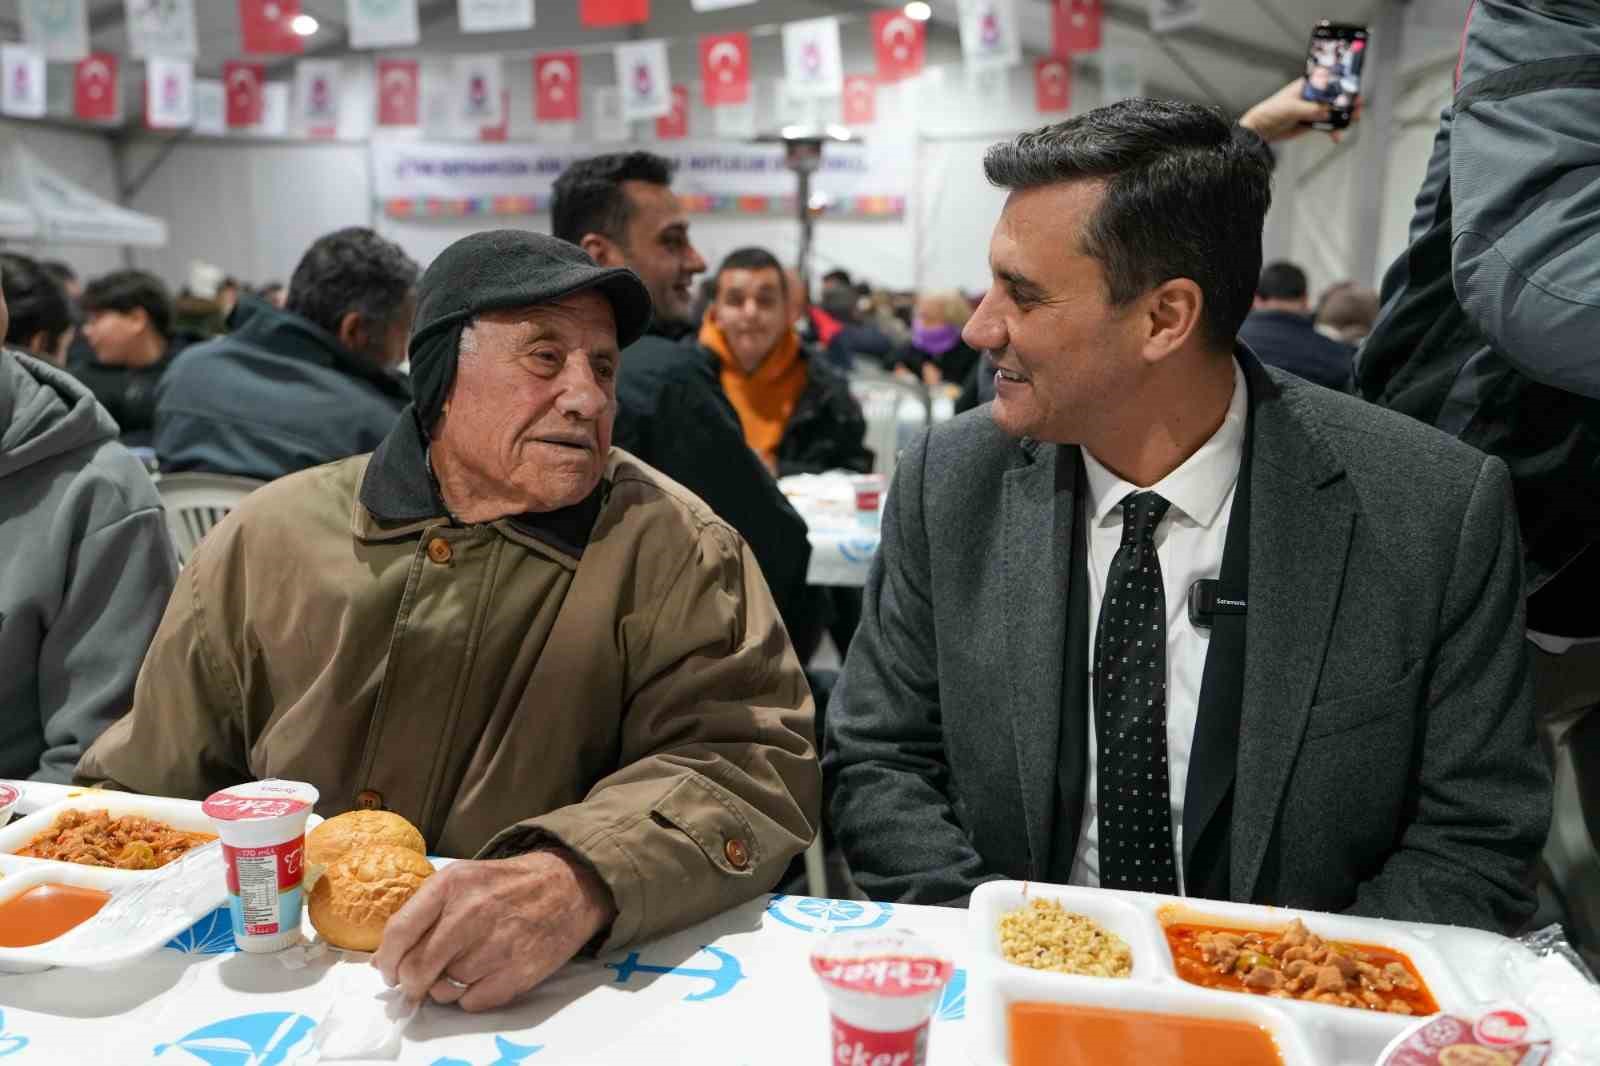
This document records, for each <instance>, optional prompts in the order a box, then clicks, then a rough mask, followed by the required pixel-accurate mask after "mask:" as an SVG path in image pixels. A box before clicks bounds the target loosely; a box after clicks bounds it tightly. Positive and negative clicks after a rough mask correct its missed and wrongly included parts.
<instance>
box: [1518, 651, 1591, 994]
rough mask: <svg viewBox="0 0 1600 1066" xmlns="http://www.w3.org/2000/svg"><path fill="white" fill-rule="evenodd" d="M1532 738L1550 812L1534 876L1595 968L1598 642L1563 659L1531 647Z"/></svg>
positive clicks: (1560, 656)
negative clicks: (1550, 791)
mask: <svg viewBox="0 0 1600 1066" xmlns="http://www.w3.org/2000/svg"><path fill="white" fill-rule="evenodd" d="M1533 663H1534V688H1535V693H1536V700H1537V704H1536V707H1537V711H1538V723H1539V740H1540V743H1541V744H1542V745H1543V746H1544V748H1545V752H1546V754H1548V755H1550V756H1551V759H1552V762H1553V764H1554V768H1555V811H1554V818H1553V820H1552V822H1551V825H1550V838H1549V840H1548V841H1546V843H1545V848H1544V863H1543V866H1544V869H1543V871H1542V873H1543V876H1544V878H1545V879H1546V881H1547V884H1548V887H1550V888H1552V889H1553V890H1554V892H1555V894H1556V895H1557V897H1558V898H1559V903H1560V905H1561V906H1562V908H1563V909H1564V910H1565V918H1566V923H1565V924H1566V927H1567V931H1568V933H1569V935H1570V936H1572V937H1574V938H1576V940H1577V942H1578V944H1579V945H1581V949H1582V950H1583V951H1584V953H1585V955H1586V956H1587V957H1588V959H1589V962H1590V964H1591V965H1595V964H1597V963H1600V643H1595V644H1579V645H1575V646H1574V647H1572V648H1571V649H1570V650H1568V651H1567V652H1566V653H1565V654H1562V655H1552V654H1551V653H1549V652H1547V651H1544V650H1543V649H1540V648H1538V647H1537V646H1535V647H1534V648H1533Z"/></svg>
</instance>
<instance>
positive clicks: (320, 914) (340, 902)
mask: <svg viewBox="0 0 1600 1066" xmlns="http://www.w3.org/2000/svg"><path fill="white" fill-rule="evenodd" d="M432 875H433V866H432V865H431V864H430V863H429V862H428V860H427V859H425V858H424V857H423V856H422V855H420V854H418V853H417V852H415V851H412V850H411V849H410V848H401V847H396V846H395V845H393V844H368V845H367V846H366V847H362V848H357V849H355V850H354V851H352V852H350V853H349V854H347V855H345V856H344V857H343V858H341V859H339V860H338V861H337V862H335V863H333V864H331V865H330V866H328V868H327V869H326V870H324V871H323V873H322V876H321V877H319V878H318V879H317V883H316V886H315V887H314V888H312V890H311V899H310V903H309V904H308V909H309V911H310V915H311V924H312V925H313V926H315V927H316V930H317V932H319V933H321V934H322V938H323V939H324V940H326V941H327V942H328V943H330V944H332V945H333V946H334V947H339V948H346V949H348V950H350V951H377V950H378V945H379V944H381V943H382V942H383V927H384V926H385V925H387V924H388V922H389V918H390V916H391V915H393V914H394V913H395V912H396V911H398V910H399V909H400V908H401V907H403V906H405V904H406V901H407V900H409V899H410V898H411V897H412V896H414V895H416V894H417V890H418V889H419V888H421V887H422V882H424V881H426V880H427V879H428V878H429V877H430V876H432Z"/></svg>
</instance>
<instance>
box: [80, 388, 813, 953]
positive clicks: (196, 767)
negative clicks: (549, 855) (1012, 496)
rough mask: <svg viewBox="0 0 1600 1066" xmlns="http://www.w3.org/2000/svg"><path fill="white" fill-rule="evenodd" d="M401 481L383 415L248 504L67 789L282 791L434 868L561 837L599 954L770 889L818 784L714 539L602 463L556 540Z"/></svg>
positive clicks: (798, 681)
mask: <svg viewBox="0 0 1600 1066" xmlns="http://www.w3.org/2000/svg"><path fill="white" fill-rule="evenodd" d="M369 463H370V465H371V466H372V467H373V475H377V474H378V473H379V468H380V467H382V468H384V469H385V470H387V471H388V474H389V476H390V480H391V481H393V480H394V476H395V475H394V471H395V470H397V469H398V470H400V471H401V473H400V474H399V475H398V476H399V478H400V480H401V481H403V482H406V484H405V485H404V486H403V491H402V492H401V493H400V495H401V496H402V497H404V499H402V502H401V504H400V505H394V504H393V502H392V500H391V501H390V502H388V503H385V504H384V505H383V506H384V509H385V510H388V511H391V512H399V513H401V514H402V520H400V521H398V522H396V521H393V520H392V515H390V516H385V517H380V516H379V515H378V514H375V513H374V512H373V511H372V510H371V509H369V507H368V506H367V503H366V502H364V501H368V500H370V499H371V498H372V488H373V485H372V484H371V482H374V481H376V480H379V479H378V478H377V477H376V476H373V477H369V476H368V470H369ZM422 477H426V462H425V459H423V456H422V449H421V445H420V442H419V441H418V439H417V435H416V432H415V429H414V428H413V426H412V424H411V423H410V419H409V418H405V417H404V416H402V419H401V428H400V429H397V431H396V432H395V433H394V434H391V436H390V438H389V439H388V440H386V441H385V442H384V445H383V446H382V447H381V448H380V449H379V451H378V452H377V453H375V456H358V457H356V458H353V459H348V460H345V461H343V462H338V463H333V464H330V465H328V466H323V467H318V468H316V469H313V470H308V471H304V472H302V473H300V474H295V475H291V476H289V477H286V478H283V479H281V480H279V481H276V482H273V483H272V484H270V485H268V486H266V487H264V488H262V489H260V490H258V491H257V492H255V493H253V494H252V495H251V496H250V497H249V498H248V499H246V500H245V501H244V503H243V504H242V505H241V506H240V507H239V508H238V509H237V510H235V511H234V512H233V513H232V514H231V515H229V516H228V518H227V519H226V520H225V521H224V522H222V523H221V524H220V525H218V526H217V527H216V529H215V530H213V531H212V532H211V533H210V534H209V535H208V536H207V537H206V539H205V541H204V543H203V544H202V545H201V546H200V548H199V550H198V551H197V552H196V553H195V555H194V557H193V558H192V559H191V560H190V561H189V563H188V565H187V566H185V568H184V570H183V572H182V574H181V576H180V578H179V582H178V588H177V590H176V592H174V594H173V597H172V602H171V605H170V606H169V608H168V610H167V613H166V616H165V618H164V619H163V621H162V623H161V628H160V631H159V632H158V633H157V634H156V637H155V641H154V643H153V644H152V646H151V649H150V654H149V657H148V658H147V659H146V660H145V664H144V669H143V671H142V672H141V674H140V676H139V682H138V687H137V691H136V693H135V700H134V709H133V711H132V712H131V713H130V714H129V715H128V716H127V717H125V718H124V719H122V720H121V721H120V722H119V723H118V724H117V725H115V726H114V727H112V728H111V729H110V730H108V731H107V732H106V734H105V735H104V736H103V737H102V738H101V739H100V741H99V742H98V743H96V744H95V745H94V747H93V748H92V749H91V750H90V751H89V752H88V753H87V754H86V755H85V756H84V758H83V761H82V762H81V763H80V764H79V766H78V779H79V780H80V781H85V782H92V781H107V782H111V783H114V784H115V785H117V786H120V787H124V788H128V789H132V790H135V791H138V792H144V793H152V794H160V795H170V796H184V797H189V798H194V799H199V798H202V797H204V796H206V795H208V794H209V793H210V792H212V791H213V790H215V789H218V788H221V787H224V786H226V785H229V784H233V783H236V782H240V781H245V780H250V779H255V778H264V777H285V778H292V779H296V780H301V781H309V782H310V783H311V784H313V785H315V786H316V787H317V788H318V789H319V790H320V791H321V800H320V802H319V803H318V804H317V811H318V813H320V814H322V815H324V816H330V815H334V814H338V813H341V812H343V811H348V810H350V809H352V808H355V807H363V806H371V807H377V806H381V807H384V808H386V809H388V810H392V811H395V812H397V813H399V814H401V815H403V816H405V817H406V818H408V819H410V820H411V821H412V822H413V823H415V824H416V825H417V826H418V827H419V828H420V829H421V830H422V833H423V835H424V837H426V839H427V842H428V845H429V847H430V849H431V850H432V852H433V853H435V854H441V855H447V856H458V857H464V856H477V857H480V858H493V857H504V856H509V855H514V854H519V853H522V852H525V851H527V850H530V849H531V848H533V847H535V846H538V845H540V844H551V843H560V844H562V845H565V846H566V847H568V848H570V849H571V850H573V851H574V852H576V853H577V854H578V855H580V856H582V857H583V859H584V860H586V861H587V862H588V863H590V864H591V865H592V866H593V867H594V869H595V870H596V871H597V872H598V873H599V875H600V876H601V877H602V878H603V879H604V880H605V882H606V884H607V886H609V888H610V890H611V893H612V895H613V897H614V899H615V901H616V905H617V911H618V914H617V919H616V922H615V924H614V925H613V926H612V928H611V930H610V932H609V934H608V936H607V938H606V940H605V942H604V946H605V947H607V948H612V947H618V946H621V945H623V944H626V943H630V942H632V941H635V940H639V939H641V938H646V937H650V936H655V935H658V934H661V933H664V932H668V931H671V930H674V929H677V928H681V927H683V926H686V925H689V924H691V923H693V922H695V921H698V920H701V919H703V918H705V917H707V916H709V915H711V914H714V913H717V912H719V911H722V910H724V909H726V908H728V907H732V906H734V905H735V904H738V903H741V902H743V901H745V900H747V899H749V898H751V897H753V896H755V895H757V894H759V893H761V892H763V891H766V890H768V889H770V888H771V887H772V886H773V885H774V884H775V883H776V882H777V880H778V878H779V876H780V875H781V874H782V872H783V870H784V867H785V865H786V864H787V863H788V861H789V859H790V858H791V857H792V856H793V855H795V854H796V853H797V852H799V851H800V850H802V849H803V848H804V847H805V846H806V845H807V844H808V843H809V842H810V840H811V839H812V836H813V834H814V833H815V827H816V824H817V818H818V808H819V804H820V792H821V778H820V775H819V773H818V770H817V763H816V756H815V752H814V750H813V747H812V702H811V697H810V694H809V691H808V689H807V686H806V682H805V679H804V676H803V675H802V673H801V670H800V666H799V663H798V662H797V660H796V659H795V655H794V652H793V651H792V649H791V648H790V645H789V640H788V637H787V636H786V635H785V632H784V629H783V625H782V623H781V622H780V620H779V617H778V612H777V610H776V608H775V607H774V605H773V601H772V597H771V595H770V594H769V593H768V591H767V586H766V584H765V582H764V581H763V579H762V576H761V572H760V570H759V568H758V567H757V565H756V563H755V560H754V558H753V556H752V555H751V554H750V551H749V549H748V548H747V547H746V546H745V545H744V543H743V541H741V540H740V538H739V536H738V534H737V533H735V532H734V531H733V530H732V529H731V528H730V527H729V526H727V525H726V524H725V523H724V522H722V521H721V520H720V519H718V518H717V517H716V516H715V515H714V514H713V513H712V512H711V511H710V510H709V509H708V508H707V507H706V506H705V505H704V504H703V503H701V502H700V501H699V500H698V499H697V498H695V497H694V496H693V495H691V494H690V493H688V492H687V491H686V490H684V489H683V488H681V487H680V486H678V485H676V484H675V483H673V482H671V481H669V480H668V479H666V478H665V477H663V476H662V475H660V474H658V473H656V472H655V471H654V470H652V469H650V468H649V467H647V466H645V465H644V464H642V463H640V462H639V461H638V460H636V459H634V458H633V457H632V456H630V455H628V453H626V452H624V451H620V450H613V452H612V455H611V458H610V461H609V463H608V464H607V467H606V472H605V475H604V480H603V481H602V485H601V488H600V489H599V490H597V495H596V496H595V497H592V498H591V503H592V505H593V511H594V513H597V514H598V518H597V519H595V520H594V522H593V524H592V528H591V527H589V526H588V524H587V522H585V523H584V528H583V531H582V532H581V533H580V538H581V537H583V536H586V537H587V544H586V545H582V546H578V547H572V546H571V545H566V544H564V543H563V542H562V539H561V538H560V537H555V536H549V535H541V532H540V531H539V530H537V529H535V530H534V531H533V532H531V533H530V531H529V530H528V528H527V527H526V526H525V525H524V524H523V523H522V520H508V519H502V520H499V521H496V522H491V523H487V524H481V525H473V526H465V527H462V526H456V525H453V524H452V523H451V521H450V519H449V518H448V517H447V516H446V515H445V514H444V512H443V508H442V507H439V506H438V505H437V495H436V493H434V492H433V491H432V490H431V481H430V482H424V484H427V485H429V486H430V487H429V488H428V489H427V490H426V493H425V495H419V492H418V489H417V482H418V480H419V478H422ZM364 480H365V481H366V482H368V483H367V484H365V485H364ZM391 495H393V494H392V493H391ZM430 510H436V511H438V513H437V514H432V515H428V516H426V517H415V515H417V514H419V513H423V512H427V511H430ZM408 515H409V517H407V516H408ZM558 545H560V546H558Z"/></svg>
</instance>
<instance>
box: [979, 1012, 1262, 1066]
mask: <svg viewBox="0 0 1600 1066" xmlns="http://www.w3.org/2000/svg"><path fill="white" fill-rule="evenodd" d="M1006 1015H1007V1020H1008V1021H1009V1022H1010V1027H1011V1066H1077V1064H1079V1063H1082V1064H1083V1066H1091V1064H1092V1066H1169V1064H1170V1066H1283V1056H1282V1055H1281V1054H1279V1052H1278V1044H1277V1041H1275V1040H1273V1039H1272V1034H1271V1033H1269V1032H1267V1031H1266V1030H1265V1029H1263V1028H1261V1027H1260V1026H1259V1025H1254V1024H1252V1023H1250V1022H1234V1021H1223V1020H1221V1019H1219V1018H1195V1017H1190V1016H1189V1015H1184V1014H1152V1013H1150V1012H1148V1011H1137V1010H1112V1009H1110V1008H1108V1007H1077V1006H1072V1005H1070V1004H1065V1003H1013V1004H1011V1006H1010V1007H1009V1008H1008V1009H1007V1011H1006Z"/></svg>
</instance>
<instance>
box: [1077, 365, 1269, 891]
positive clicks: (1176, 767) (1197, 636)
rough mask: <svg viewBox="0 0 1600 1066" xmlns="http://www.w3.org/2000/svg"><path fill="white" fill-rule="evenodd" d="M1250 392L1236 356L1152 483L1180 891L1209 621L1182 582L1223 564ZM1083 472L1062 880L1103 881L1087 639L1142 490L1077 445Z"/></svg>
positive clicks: (1210, 574) (1206, 574) (1214, 571)
mask: <svg viewBox="0 0 1600 1066" xmlns="http://www.w3.org/2000/svg"><path fill="white" fill-rule="evenodd" d="M1247 409H1248V393H1247V392H1246V388H1245V383H1244V372H1243V371H1242V370H1240V369H1239V364H1238V363H1237V362H1235V363H1234V364H1233V398H1232V400H1230V401H1229V403H1228V413H1227V415H1226V416H1225V417H1224V418H1223V420H1222V425H1221V426H1219V427H1217V431H1216V432H1215V433H1213V434H1212V435H1211V437H1210V439H1209V440H1207V441H1206V442H1205V443H1204V444H1202V445H1201V446H1200V450H1199V451H1197V452H1195V453H1194V454H1193V455H1191V456H1189V458H1188V459H1186V460H1184V463H1183V465H1182V466H1180V467H1178V469H1176V470H1174V471H1173V472H1172V473H1170V474H1168V475H1167V476H1166V477H1164V478H1162V479H1161V480H1160V481H1159V482H1157V483H1156V484H1154V485H1151V486H1150V487H1149V490H1148V491H1151V492H1155V493H1159V494H1160V495H1161V496H1162V497H1163V498H1164V499H1166V500H1167V501H1169V502H1170V503H1171V504H1172V506H1171V507H1170V508H1168V510H1167V513H1166V515H1165V516H1164V517H1163V518H1162V519H1161V522H1160V523H1159V524H1158V525H1157V526H1156V531H1155V541H1156V558H1157V559H1158V560H1159V561H1160V563H1161V585H1162V591H1163V592H1164V593H1165V594H1166V598H1167V783H1168V787H1169V789H1170V791H1171V796H1170V801H1171V805H1172V854H1173V857H1174V859H1175V860H1176V865H1177V868H1178V891H1179V892H1180V893H1182V892H1183V792H1184V787H1185V785H1186V784H1187V783H1188V780H1189V753H1190V751H1191V749H1192V748H1193V746H1194V724H1195V719H1196V717H1197V715H1198V712H1199V704H1200V683H1201V681H1202V680H1203V675H1204V674H1205V669H1206V648H1207V647H1208V646H1209V645H1210V643H1211V631H1210V630H1209V629H1200V628H1196V627H1195V626H1194V625H1193V624H1192V623H1191V622H1190V621H1189V608H1188V604H1189V587H1190V586H1191V585H1193V584H1194V583H1195V582H1196V581H1200V580H1202V579H1205V578H1216V577H1218V576H1219V575H1220V574H1221V572H1222V549H1223V546H1224V545H1225V544H1226V543H1227V539H1228V517H1229V514H1230V512H1231V511H1232V508H1233V492H1234V488H1235V486H1237V485H1238V482H1239V461H1240V460H1241V459H1242V458H1243V456H1244V431H1245V418H1246V415H1247V414H1248V410H1247ZM1083 465H1084V468H1085V470H1086V472H1087V474H1088V486H1087V490H1088V491H1087V492H1086V493H1085V494H1084V497H1083V500H1084V502H1083V504H1082V505H1081V506H1082V507H1083V508H1084V509H1085V510H1083V511H1080V512H1079V513H1080V515H1083V514H1085V513H1086V514H1087V518H1088V521H1089V537H1088V551H1089V557H1088V565H1089V658H1088V669H1089V673H1088V674H1087V675H1086V676H1085V677H1084V678H1083V679H1082V680H1081V681H1080V682H1079V683H1080V684H1082V685H1084V686H1085V687H1086V688H1087V689H1088V691H1089V772H1088V774H1087V777H1086V783H1085V786H1084V799H1083V825H1082V828H1081V829H1080V830H1079V833H1078V852H1077V855H1076V856H1075V857H1074V859H1073V863H1072V873H1071V875H1070V877H1069V878H1068V880H1069V881H1070V882H1071V883H1072V884H1074V885H1090V886H1098V885H1099V884H1100V813H1099V792H1098V787H1099V779H1098V775H1097V771H1096V764H1097V762H1098V758H1099V749H1098V746H1097V743H1096V739H1095V729H1094V685H1093V683H1092V681H1093V674H1094V642H1095V636H1096V630H1098V629H1099V626H1100V601H1101V599H1102V598H1103V597H1104V596H1105V591H1106V576H1107V574H1108V573H1109V572H1110V570H1111V560H1112V558H1113V557H1114V556H1115V555H1116V554H1117V549H1118V547H1120V546H1121V544H1122V508H1121V507H1120V506H1118V505H1119V504H1121V503H1122V501H1123V499H1124V498H1125V497H1126V496H1127V495H1128V494H1129V493H1131V492H1140V491H1143V490H1141V489H1140V488H1139V487H1138V486H1137V485H1130V484H1129V483H1128V482H1126V481H1124V480H1122V479H1121V478H1120V477H1118V476H1117V475H1116V474H1113V473H1112V472H1111V471H1109V470H1107V469H1106V468H1105V467H1104V466H1102V465H1101V464H1100V462H1099V461H1098V460H1097V459H1095V457H1094V456H1093V455H1091V454H1089V450H1088V449H1087V448H1085V449H1084V450H1083Z"/></svg>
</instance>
